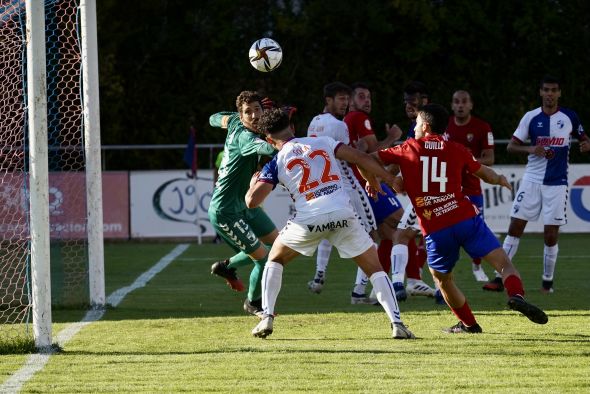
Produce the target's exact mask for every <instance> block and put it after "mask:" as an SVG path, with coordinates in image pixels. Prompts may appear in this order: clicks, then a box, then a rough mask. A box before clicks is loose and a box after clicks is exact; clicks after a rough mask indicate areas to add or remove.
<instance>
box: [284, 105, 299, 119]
mask: <svg viewBox="0 0 590 394" xmlns="http://www.w3.org/2000/svg"><path fill="white" fill-rule="evenodd" d="M281 110H282V111H283V112H285V113H286V114H287V115H289V120H291V118H292V117H293V115H295V113H296V112H297V107H295V106H293V105H284V106H282V107H281Z"/></svg>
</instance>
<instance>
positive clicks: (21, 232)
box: [0, 0, 105, 354]
mask: <svg viewBox="0 0 590 394" xmlns="http://www.w3.org/2000/svg"><path fill="white" fill-rule="evenodd" d="M0 114H2V116H1V117H0V141H1V142H0V146H2V154H1V155H0V243H1V245H0V354H2V353H10V352H15V351H16V352H19V351H27V349H29V348H28V347H27V346H29V345H28V344H29V343H31V344H33V345H34V346H35V347H36V348H38V349H39V350H44V349H47V348H49V347H51V341H52V332H51V324H52V307H53V308H55V307H56V306H57V307H59V308H75V309H80V308H87V307H93V308H101V307H104V305H105V283H104V248H103V210H102V176H101V160H100V159H101V154H100V153H101V148H100V120H99V95H98V51H97V29H96V0H10V1H5V2H2V3H1V4H0ZM14 344H17V345H14Z"/></svg>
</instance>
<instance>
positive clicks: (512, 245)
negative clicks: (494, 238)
mask: <svg viewBox="0 0 590 394" xmlns="http://www.w3.org/2000/svg"><path fill="white" fill-rule="evenodd" d="M519 243H520V238H517V237H512V236H510V235H506V238H504V244H503V245H502V248H504V251H505V252H506V254H507V255H508V258H509V259H510V261H512V258H513V257H514V255H515V254H516V251H517V250H518V244H519Z"/></svg>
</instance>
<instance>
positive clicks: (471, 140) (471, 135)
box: [467, 133, 473, 142]
mask: <svg viewBox="0 0 590 394" xmlns="http://www.w3.org/2000/svg"><path fill="white" fill-rule="evenodd" d="M467 142H473V133H467Z"/></svg>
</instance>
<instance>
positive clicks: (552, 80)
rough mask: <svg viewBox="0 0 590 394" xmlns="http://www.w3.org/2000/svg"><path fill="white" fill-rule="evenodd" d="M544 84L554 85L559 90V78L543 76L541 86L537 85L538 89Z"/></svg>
mask: <svg viewBox="0 0 590 394" xmlns="http://www.w3.org/2000/svg"><path fill="white" fill-rule="evenodd" d="M545 83H556V84H557V87H559V89H561V83H560V82H559V78H557V77H554V76H553V75H549V74H547V75H545V76H543V78H542V79H541V84H540V85H539V88H542V87H543V84H545Z"/></svg>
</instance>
